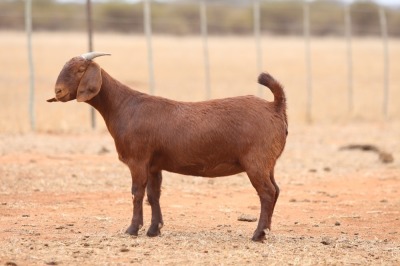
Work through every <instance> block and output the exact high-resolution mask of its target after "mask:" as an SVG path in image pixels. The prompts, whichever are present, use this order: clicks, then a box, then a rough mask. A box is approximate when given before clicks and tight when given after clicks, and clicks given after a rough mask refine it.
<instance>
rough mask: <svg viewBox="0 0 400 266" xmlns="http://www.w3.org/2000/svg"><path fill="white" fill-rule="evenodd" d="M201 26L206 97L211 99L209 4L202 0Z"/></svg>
mask: <svg viewBox="0 0 400 266" xmlns="http://www.w3.org/2000/svg"><path fill="white" fill-rule="evenodd" d="M200 27H201V36H202V38H203V56H204V74H205V85H206V99H207V100H209V99H211V86H210V61H209V56H208V31H207V6H206V2H205V1H204V0H202V1H201V2H200Z"/></svg>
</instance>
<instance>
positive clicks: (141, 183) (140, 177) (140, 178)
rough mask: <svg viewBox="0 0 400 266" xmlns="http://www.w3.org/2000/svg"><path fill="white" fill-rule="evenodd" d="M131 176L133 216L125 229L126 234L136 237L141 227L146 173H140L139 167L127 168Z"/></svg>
mask: <svg viewBox="0 0 400 266" xmlns="http://www.w3.org/2000/svg"><path fill="white" fill-rule="evenodd" d="M129 168H130V170H131V175H132V189H131V191H132V202H133V215H132V222H131V225H130V226H129V227H128V229H126V233H128V234H130V235H134V236H137V235H138V232H139V229H140V228H142V226H143V198H144V193H145V188H146V183H147V173H146V171H141V170H140V167H129Z"/></svg>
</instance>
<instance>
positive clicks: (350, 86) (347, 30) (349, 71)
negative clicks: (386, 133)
mask: <svg viewBox="0 0 400 266" xmlns="http://www.w3.org/2000/svg"><path fill="white" fill-rule="evenodd" d="M344 13H345V14H344V24H345V34H346V40H347V87H348V96H347V97H348V99H347V101H348V102H347V104H348V105H347V108H348V110H347V111H348V112H349V113H353V110H354V100H353V54H352V43H351V38H352V36H351V34H352V33H351V13H350V4H345V6H344Z"/></svg>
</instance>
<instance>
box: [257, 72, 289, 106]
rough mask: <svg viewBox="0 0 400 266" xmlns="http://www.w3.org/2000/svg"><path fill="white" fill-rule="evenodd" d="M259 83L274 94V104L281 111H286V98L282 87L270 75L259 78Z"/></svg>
mask: <svg viewBox="0 0 400 266" xmlns="http://www.w3.org/2000/svg"><path fill="white" fill-rule="evenodd" d="M258 83H259V84H261V85H264V86H266V87H268V88H269V89H270V90H271V91H272V93H273V94H274V103H275V105H276V107H277V108H278V109H279V110H281V109H283V110H286V97H285V92H284V90H283V87H282V85H281V84H280V83H279V82H278V81H277V80H275V79H274V78H273V77H272V76H271V75H270V74H268V73H261V74H260V75H259V76H258Z"/></svg>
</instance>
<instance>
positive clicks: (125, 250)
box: [119, 248, 129, 252]
mask: <svg viewBox="0 0 400 266" xmlns="http://www.w3.org/2000/svg"><path fill="white" fill-rule="evenodd" d="M119 251H121V252H128V251H129V249H127V248H121V249H120V250H119Z"/></svg>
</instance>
